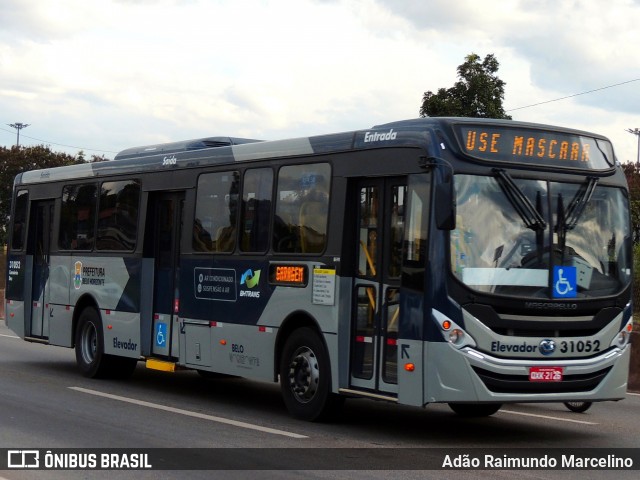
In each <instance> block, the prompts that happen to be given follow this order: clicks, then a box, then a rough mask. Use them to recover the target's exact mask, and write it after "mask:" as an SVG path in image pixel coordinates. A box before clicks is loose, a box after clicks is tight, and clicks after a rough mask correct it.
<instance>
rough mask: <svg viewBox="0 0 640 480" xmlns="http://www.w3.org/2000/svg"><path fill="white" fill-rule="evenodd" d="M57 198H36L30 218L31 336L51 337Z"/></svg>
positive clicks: (29, 334)
mask: <svg viewBox="0 0 640 480" xmlns="http://www.w3.org/2000/svg"><path fill="white" fill-rule="evenodd" d="M52 226H53V200H44V201H37V202H33V204H32V206H31V221H30V222H29V230H30V232H29V236H28V238H29V245H28V252H27V253H28V254H29V255H32V256H33V276H32V279H33V280H32V286H31V289H32V290H31V292H32V294H31V299H32V303H31V325H30V327H31V328H30V332H27V333H28V334H27V336H29V337H40V338H48V337H49V292H50V285H49V266H50V252H51V237H52V232H51V230H52Z"/></svg>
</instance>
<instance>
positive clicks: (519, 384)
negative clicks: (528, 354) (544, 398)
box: [473, 367, 612, 393]
mask: <svg viewBox="0 0 640 480" xmlns="http://www.w3.org/2000/svg"><path fill="white" fill-rule="evenodd" d="M611 368H612V367H608V368H605V369H603V370H599V371H597V372H593V373H583V374H579V375H565V376H564V377H563V379H562V381H561V382H531V381H529V377H528V376H527V375H503V374H500V373H495V372H490V371H488V370H485V369H483V368H477V367H473V370H474V372H476V374H477V375H478V377H480V380H482V382H483V383H484V385H485V386H486V387H487V388H488V389H489V391H491V392H494V393H574V392H575V393H578V392H588V391H590V390H593V389H594V388H596V387H597V386H598V385H599V384H600V382H602V380H603V379H604V377H605V376H606V375H607V373H609V371H610V370H611Z"/></svg>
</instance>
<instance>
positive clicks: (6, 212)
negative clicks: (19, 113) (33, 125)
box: [0, 145, 82, 245]
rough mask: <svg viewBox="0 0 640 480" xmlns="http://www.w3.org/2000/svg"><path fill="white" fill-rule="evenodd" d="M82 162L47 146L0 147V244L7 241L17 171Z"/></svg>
mask: <svg viewBox="0 0 640 480" xmlns="http://www.w3.org/2000/svg"><path fill="white" fill-rule="evenodd" d="M76 163H82V160H81V159H78V158H75V157H72V156H71V155H68V154H66V153H54V152H52V151H51V150H50V149H49V147H45V146H43V145H39V146H36V147H15V146H14V147H11V148H6V147H0V223H1V224H0V244H1V245H5V244H6V243H7V230H6V227H7V224H8V223H9V216H10V214H11V193H12V191H13V180H14V178H15V176H16V175H17V174H19V173H22V172H26V171H28V170H36V169H40V168H53V167H61V166H63V165H72V164H76Z"/></svg>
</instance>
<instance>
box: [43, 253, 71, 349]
mask: <svg viewBox="0 0 640 480" xmlns="http://www.w3.org/2000/svg"><path fill="white" fill-rule="evenodd" d="M50 262H51V263H50V268H49V279H48V282H49V304H48V305H47V306H46V307H47V309H48V311H47V312H46V316H47V317H48V323H49V343H50V344H52V345H59V346H61V347H71V346H73V331H72V325H73V309H72V308H71V306H70V304H69V285H70V284H71V265H70V264H71V257H70V256H52V257H51V259H50Z"/></svg>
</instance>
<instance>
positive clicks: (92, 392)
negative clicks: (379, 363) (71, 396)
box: [69, 387, 309, 438]
mask: <svg viewBox="0 0 640 480" xmlns="http://www.w3.org/2000/svg"><path fill="white" fill-rule="evenodd" d="M69 388H70V389H71V390H75V391H76V392H82V393H88V394H90V395H96V396H98V397H104V398H110V399H111V400H118V401H120V402H127V403H133V404H134V405H140V406H142V407H148V408H155V409H156V410H164V411H165V412H171V413H177V414H178V415H186V416H187V417H195V418H201V419H203V420H209V421H211V422H218V423H224V424H226V425H233V426H234V427H240V428H248V429H250V430H257V431H259V432H264V433H271V434H273V435H284V436H285V437H291V438H309V437H307V436H306V435H300V434H298V433H292V432H285V431H284V430H276V429H275V428H268V427H261V426H260V425H254V424H252V423H245V422H239V421H237V420H230V419H228V418H223V417H215V416H213V415H206V414H204V413H198V412H190V411H189V410H182V409H180V408H174V407H168V406H166V405H160V404H158V403H151V402H145V401H142V400H136V399H134V398H128V397H121V396H120V395H112V394H111V393H104V392H99V391H97V390H89V389H87V388H82V387H69Z"/></svg>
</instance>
